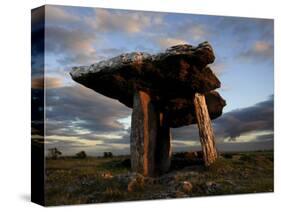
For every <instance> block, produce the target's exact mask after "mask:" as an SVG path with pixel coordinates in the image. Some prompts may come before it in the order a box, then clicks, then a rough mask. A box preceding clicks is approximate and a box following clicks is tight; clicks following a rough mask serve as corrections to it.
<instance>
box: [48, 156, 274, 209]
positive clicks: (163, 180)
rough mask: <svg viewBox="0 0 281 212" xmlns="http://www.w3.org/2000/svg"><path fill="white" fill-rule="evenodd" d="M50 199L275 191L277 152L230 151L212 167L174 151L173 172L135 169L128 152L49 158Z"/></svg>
mask: <svg viewBox="0 0 281 212" xmlns="http://www.w3.org/2000/svg"><path fill="white" fill-rule="evenodd" d="M46 165H47V170H46V204H47V205H63V204H84V203H101V202H116V201H132V200H151V199H169V198H182V197H196V196H210V195H227V194H242V193H258V192H272V191H273V152H271V151H266V152H246V153H224V154H221V156H220V158H219V159H218V161H217V162H216V163H215V164H213V165H212V166H210V167H208V168H205V167H204V166H203V165H202V160H201V159H200V154H197V153H177V154H175V155H173V160H172V167H171V171H170V172H169V173H167V174H165V175H163V176H160V177H156V178H150V177H144V176H142V175H139V174H137V173H132V172H130V160H129V159H128V157H125V156H122V157H113V158H97V157H90V158H86V159H74V158H61V159H57V160H50V159H48V160H46Z"/></svg>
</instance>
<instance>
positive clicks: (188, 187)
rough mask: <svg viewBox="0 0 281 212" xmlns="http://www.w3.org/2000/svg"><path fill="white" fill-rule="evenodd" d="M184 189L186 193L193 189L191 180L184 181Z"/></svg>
mask: <svg viewBox="0 0 281 212" xmlns="http://www.w3.org/2000/svg"><path fill="white" fill-rule="evenodd" d="M182 190H183V192H184V193H190V192H191V191H192V184H191V182H189V181H183V183H182Z"/></svg>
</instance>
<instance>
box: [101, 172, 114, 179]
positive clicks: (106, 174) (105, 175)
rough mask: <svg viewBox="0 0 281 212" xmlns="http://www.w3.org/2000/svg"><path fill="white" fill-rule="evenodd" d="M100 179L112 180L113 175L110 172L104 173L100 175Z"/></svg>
mask: <svg viewBox="0 0 281 212" xmlns="http://www.w3.org/2000/svg"><path fill="white" fill-rule="evenodd" d="M101 177H102V178H103V179H106V180H108V179H112V178H113V175H112V173H111V172H104V173H101Z"/></svg>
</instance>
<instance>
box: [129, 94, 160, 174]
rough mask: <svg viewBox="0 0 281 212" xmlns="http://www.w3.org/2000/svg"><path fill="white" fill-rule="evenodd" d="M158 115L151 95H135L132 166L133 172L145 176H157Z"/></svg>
mask: <svg viewBox="0 0 281 212" xmlns="http://www.w3.org/2000/svg"><path fill="white" fill-rule="evenodd" d="M158 114H159V113H158V112H157V110H156V108H155V106H154V105H153V102H152V99H151V97H150V96H149V94H147V93H146V92H144V91H138V92H136V93H135V95H134V104H133V113H132V122H131V164H132V170H133V171H135V172H138V173H142V174H143V175H144V176H154V175H155V157H154V154H155V147H156V139H157V129H158Z"/></svg>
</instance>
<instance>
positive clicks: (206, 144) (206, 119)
mask: <svg viewBox="0 0 281 212" xmlns="http://www.w3.org/2000/svg"><path fill="white" fill-rule="evenodd" d="M194 107H195V114H196V118H197V125H198V128H199V135H200V142H201V145H202V150H203V159H204V163H205V165H206V166H209V165H211V164H212V163H213V162H214V161H215V160H216V159H217V157H218V154H217V149H216V146H215V137H214V132H213V128H212V124H211V120H210V116H209V112H208V108H207V105H206V100H205V96H204V95H203V94H199V93H196V94H195V97H194Z"/></svg>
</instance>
